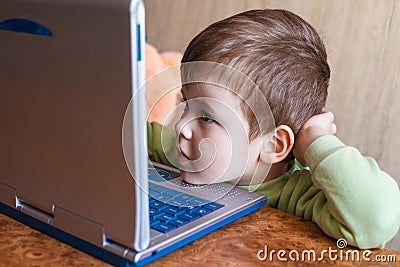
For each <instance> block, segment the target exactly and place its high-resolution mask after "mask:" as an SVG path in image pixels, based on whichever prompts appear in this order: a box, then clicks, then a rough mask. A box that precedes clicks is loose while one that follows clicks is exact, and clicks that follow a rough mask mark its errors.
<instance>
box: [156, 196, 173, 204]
mask: <svg viewBox="0 0 400 267" xmlns="http://www.w3.org/2000/svg"><path fill="white" fill-rule="evenodd" d="M153 198H154V199H156V200H158V201H161V202H163V203H165V202H167V201H168V200H170V199H171V198H172V197H170V196H167V195H163V194H158V195H155V196H154V197H153Z"/></svg>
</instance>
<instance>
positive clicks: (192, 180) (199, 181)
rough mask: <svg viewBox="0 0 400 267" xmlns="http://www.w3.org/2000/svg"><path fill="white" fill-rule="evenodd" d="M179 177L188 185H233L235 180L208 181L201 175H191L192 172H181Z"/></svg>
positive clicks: (208, 179)
mask: <svg viewBox="0 0 400 267" xmlns="http://www.w3.org/2000/svg"><path fill="white" fill-rule="evenodd" d="M181 176H182V179H183V181H185V182H186V183H188V184H194V185H208V184H218V183H226V182H228V183H235V181H236V180H229V179H223V178H220V179H210V178H204V177H202V175H201V174H199V173H192V172H186V171H181Z"/></svg>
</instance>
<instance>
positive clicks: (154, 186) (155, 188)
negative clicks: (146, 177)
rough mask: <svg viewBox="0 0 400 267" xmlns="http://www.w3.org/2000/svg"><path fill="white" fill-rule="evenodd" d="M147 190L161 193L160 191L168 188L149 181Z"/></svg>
mask: <svg viewBox="0 0 400 267" xmlns="http://www.w3.org/2000/svg"><path fill="white" fill-rule="evenodd" d="M149 190H152V191H155V192H158V193H161V192H164V191H166V190H168V188H165V187H163V186H161V185H158V184H153V183H149Z"/></svg>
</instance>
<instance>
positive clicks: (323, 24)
mask: <svg viewBox="0 0 400 267" xmlns="http://www.w3.org/2000/svg"><path fill="white" fill-rule="evenodd" d="M144 3H145V6H146V23H147V25H146V30H147V42H148V43H150V44H151V45H153V46H154V47H155V48H156V49H157V50H158V51H159V52H160V53H161V52H163V51H176V52H178V53H183V52H184V50H185V47H186V46H187V44H188V42H189V41H190V40H191V39H192V38H193V37H194V36H195V35H196V34H198V33H199V32H200V31H201V30H203V29H204V28H205V27H207V26H208V25H209V24H211V23H213V22H215V21H217V20H220V19H223V18H226V17H228V16H231V15H233V14H236V13H239V12H242V11H245V10H248V9H255V8H279V9H287V10H289V11H292V12H294V13H296V14H298V15H300V16H301V17H302V18H304V19H305V20H306V21H308V22H309V23H310V24H311V25H312V26H313V27H314V28H315V29H316V30H317V31H318V33H319V34H320V36H321V37H322V39H323V41H324V42H325V45H326V49H327V53H328V61H329V64H330V66H331V71H332V74H331V85H330V89H329V96H328V105H327V106H328V109H329V110H331V111H332V112H333V113H334V114H335V123H336V125H337V127H338V132H337V136H338V137H339V138H340V139H341V140H342V141H343V142H344V143H345V144H347V145H351V146H354V147H357V148H358V149H359V150H360V151H361V153H362V154H364V155H365V156H371V157H373V158H375V159H376V160H377V162H378V163H379V165H380V167H381V168H382V169H383V170H384V171H386V172H387V173H389V174H390V175H391V176H392V177H393V178H394V179H396V181H397V182H398V183H400V175H399V174H400V160H399V156H398V154H399V150H400V137H399V136H398V134H399V133H400V124H399V122H400V119H399V117H398V116H397V114H400V49H399V47H400V1H398V0H385V1H380V0H352V1H347V0H333V1H320V0H303V1H297V0H286V1H284V0H269V1H267V0H203V1H191V0H163V1H159V0H144ZM376 189H377V190H379V185H377V188H376ZM371 201H374V200H373V199H371ZM365 204H366V205H368V203H365ZM387 246H388V247H390V248H392V249H395V250H397V251H400V234H399V233H398V234H397V236H396V237H395V239H393V240H392V241H391V242H389V243H388V244H387Z"/></svg>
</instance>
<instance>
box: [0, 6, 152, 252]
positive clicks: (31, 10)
mask: <svg viewBox="0 0 400 267" xmlns="http://www.w3.org/2000/svg"><path fill="white" fill-rule="evenodd" d="M0 29H1V30H0V59H1V61H0V73H1V74H0V124H1V131H0V198H1V199H0V200H1V201H3V202H6V203H7V204H9V205H11V206H15V207H18V208H20V209H22V210H23V211H25V212H27V213H30V214H32V215H34V216H35V217H37V218H39V219H41V220H42V221H47V222H48V223H51V224H53V225H55V226H56V227H58V228H60V229H62V230H65V231H66V232H69V233H72V234H74V235H77V236H79V237H81V238H83V239H85V240H87V241H89V242H92V243H95V244H96V245H99V246H102V245H104V243H105V242H107V241H108V239H110V240H112V241H114V242H117V243H120V244H123V245H125V246H127V247H130V248H133V249H135V250H137V251H140V250H142V249H144V248H146V246H147V244H148V242H149V228H148V224H139V223H136V220H135V215H137V216H136V217H137V218H148V214H147V212H148V209H147V208H144V209H143V208H140V207H147V206H148V204H147V196H142V195H141V194H142V192H143V191H142V190H140V188H139V187H138V186H137V185H136V184H135V181H134V179H133V178H132V175H131V174H130V171H129V169H128V167H127V164H126V161H125V157H124V153H123V147H122V124H123V120H124V116H125V112H126V108H127V106H128V104H129V102H130V100H131V98H132V95H134V94H136V92H137V88H138V86H139V85H140V84H141V83H142V82H143V81H144V67H143V62H144V45H143V40H144V7H143V3H142V2H141V0H134V1H132V2H131V1H130V0H113V1H99V0H79V1H75V0H74V1H72V0H35V1H33V0H23V1H22V0H21V1H8V0H2V1H1V2H0ZM136 95H137V94H136ZM135 101H136V102H135V103H133V105H134V106H135V110H136V111H135V114H133V116H132V114H127V115H128V116H127V118H130V119H131V121H129V120H128V122H126V123H125V128H126V127H128V129H129V128H130V129H131V131H128V133H129V132H131V133H133V132H135V135H134V136H135V137H134V138H136V139H137V140H125V142H127V143H128V145H129V143H131V145H132V146H133V144H135V146H134V147H132V150H131V151H125V153H126V154H128V158H129V160H131V162H130V163H129V164H130V165H132V166H133V168H132V169H133V172H134V173H133V175H134V176H135V177H138V178H139V177H140V178H142V177H143V178H144V179H145V180H143V181H142V183H144V185H143V186H146V185H147V180H146V179H147V161H146V159H147V153H146V132H145V127H143V125H145V123H144V121H145V106H144V105H145V104H144V103H145V99H144V92H141V93H140V94H139V96H138V97H135ZM140 110H143V112H138V111H140ZM128 138H129V136H128ZM134 156H135V157H136V158H142V160H139V161H134V160H133V157H134ZM136 180H139V179H136ZM136 198H137V199H138V201H135V199H136ZM139 212H142V214H140V213H139ZM136 213H139V214H136Z"/></svg>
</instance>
